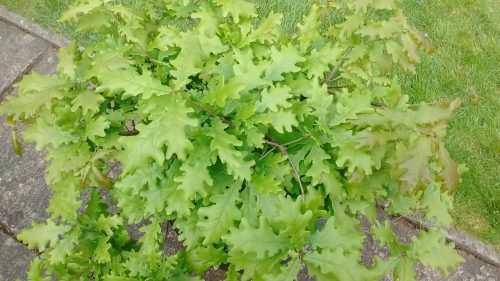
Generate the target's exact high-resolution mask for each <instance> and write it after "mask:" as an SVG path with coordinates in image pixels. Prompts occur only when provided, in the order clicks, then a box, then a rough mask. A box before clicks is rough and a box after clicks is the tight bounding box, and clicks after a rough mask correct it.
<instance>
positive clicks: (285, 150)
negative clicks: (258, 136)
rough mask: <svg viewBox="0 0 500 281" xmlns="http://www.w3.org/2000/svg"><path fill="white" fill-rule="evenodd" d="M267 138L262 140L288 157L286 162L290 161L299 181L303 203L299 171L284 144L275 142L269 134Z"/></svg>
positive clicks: (302, 188) (302, 189)
mask: <svg viewBox="0 0 500 281" xmlns="http://www.w3.org/2000/svg"><path fill="white" fill-rule="evenodd" d="M268 138H269V139H265V140H264V141H265V142H266V143H267V144H270V145H272V146H274V147H276V148H277V149H278V150H279V151H280V152H281V154H283V155H285V156H286V158H287V159H288V163H290V166H291V167H292V170H293V174H294V176H295V179H296V180H297V182H298V183H299V187H300V193H301V194H302V203H304V201H305V192H304V187H303V186H302V180H301V178H300V175H299V171H298V170H297V167H296V166H295V164H294V163H293V161H292V159H291V158H290V155H289V154H288V152H287V149H286V146H284V145H282V144H279V143H278V142H276V140H274V139H273V138H272V137H270V136H268Z"/></svg>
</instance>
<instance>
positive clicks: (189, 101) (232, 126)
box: [182, 95, 236, 128]
mask: <svg viewBox="0 0 500 281" xmlns="http://www.w3.org/2000/svg"><path fill="white" fill-rule="evenodd" d="M182 97H183V98H184V100H186V101H187V102H188V103H190V104H191V105H193V106H195V107H197V108H198V109H201V110H203V111H205V112H206V113H208V114H209V115H210V116H212V117H214V118H218V119H220V120H221V121H222V122H224V123H226V124H227V125H228V126H229V127H230V128H235V127H236V126H234V124H233V122H231V121H229V120H228V119H227V118H226V117H224V116H221V115H218V114H217V113H215V112H213V111H212V110H210V109H208V108H207V107H206V106H204V105H203V104H202V103H200V102H195V101H192V100H191V99H190V98H188V97H185V95H182Z"/></svg>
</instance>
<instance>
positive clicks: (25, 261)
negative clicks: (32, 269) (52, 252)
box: [0, 232, 35, 281]
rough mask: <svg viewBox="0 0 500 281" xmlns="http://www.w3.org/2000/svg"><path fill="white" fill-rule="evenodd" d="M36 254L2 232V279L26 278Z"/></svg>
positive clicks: (0, 250) (0, 240)
mask: <svg viewBox="0 0 500 281" xmlns="http://www.w3.org/2000/svg"><path fill="white" fill-rule="evenodd" d="M34 256H35V253H33V252H32V251H30V250H28V249H26V248H25V247H24V246H23V245H22V244H20V243H19V242H17V241H16V240H14V239H13V238H11V237H9V236H7V235H5V234H3V233H2V232H0V265H1V266H0V280H2V281H13V280H16V279H17V278H19V279H20V280H26V272H27V271H28V269H29V263H30V260H31V259H32V258H33V257H34Z"/></svg>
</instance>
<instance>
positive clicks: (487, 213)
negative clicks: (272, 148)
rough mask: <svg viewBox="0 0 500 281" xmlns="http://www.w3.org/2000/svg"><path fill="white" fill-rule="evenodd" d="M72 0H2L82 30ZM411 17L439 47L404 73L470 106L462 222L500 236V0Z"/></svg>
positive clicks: (416, 84) (268, 4)
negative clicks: (72, 19) (70, 11)
mask: <svg viewBox="0 0 500 281" xmlns="http://www.w3.org/2000/svg"><path fill="white" fill-rule="evenodd" d="M68 2H70V1H69V0H0V5H4V6H5V7H7V8H8V9H9V10H11V11H13V12H17V13H20V14H23V15H24V16H26V17H27V18H29V19H31V20H33V21H35V22H37V23H39V24H41V25H43V26H46V27H48V28H50V29H52V30H54V31H57V32H59V33H62V34H65V35H67V36H70V37H72V36H74V34H75V33H74V32H73V31H72V29H71V28H68V27H66V26H64V25H61V24H60V23H58V22H57V18H58V17H59V15H60V13H61V11H63V10H64V9H65V7H66V6H67V4H68ZM255 2H258V3H260V4H261V10H260V12H261V13H262V14H266V13H267V12H269V11H271V10H274V11H275V12H282V13H284V15H285V21H284V26H285V29H286V30H288V31H291V30H293V28H294V26H296V23H297V22H298V21H300V19H301V16H302V14H303V13H304V12H305V11H307V8H308V4H307V1H304V0H255ZM404 3H405V4H404V8H405V11H406V13H407V15H408V17H409V20H410V22H412V23H413V24H414V25H415V26H417V27H418V28H419V29H420V30H421V31H423V32H426V33H428V35H429V37H430V38H431V39H432V41H433V43H434V46H435V49H436V50H435V52H434V53H433V54H431V55H426V56H424V59H423V61H422V64H421V65H420V66H419V68H418V71H417V75H414V76H405V75H403V77H402V80H403V85H404V90H405V92H406V93H408V94H410V96H411V98H412V100H413V101H414V102H419V101H429V102H432V101H436V100H451V99H453V98H455V97H462V99H463V100H464V104H463V106H462V107H461V108H460V110H459V111H458V112H457V114H456V115H455V117H454V118H453V119H452V120H451V124H450V129H449V134H448V137H447V143H448V146H449V148H450V151H451V153H452V155H453V157H454V158H455V159H457V160H458V161H459V162H462V163H466V164H467V166H468V168H469V172H468V173H467V174H465V175H464V178H463V183H462V184H461V186H460V188H459V190H458V192H457V193H456V196H455V210H454V213H453V216H454V218H455V222H456V226H457V227H459V228H462V229H465V230H467V231H468V232H470V233H472V234H473V235H475V236H477V237H479V238H482V239H484V240H487V241H489V242H490V243H492V244H494V245H497V246H498V245H499V244H500V184H499V181H500V177H499V175H500V122H499V116H500V115H498V113H499V112H500V95H499V86H500V79H499V78H498V77H499V74H500V73H499V65H500V47H498V43H500V42H499V38H500V21H499V20H498V15H500V1H499V0H429V1H421V0H405V2H404Z"/></svg>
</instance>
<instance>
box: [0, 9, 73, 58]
mask: <svg viewBox="0 0 500 281" xmlns="http://www.w3.org/2000/svg"><path fill="white" fill-rule="evenodd" d="M0 19H1V20H3V21H5V22H7V23H9V24H12V25H14V26H16V27H18V28H20V29H22V30H23V31H25V32H26V33H29V34H31V35H33V36H35V37H39V38H41V39H43V40H44V41H47V42H48V43H50V44H51V45H53V46H55V47H58V48H60V47H65V46H66V45H68V44H69V40H68V39H67V38H66V37H64V36H61V35H59V34H56V33H54V32H52V31H50V30H47V29H45V28H43V27H41V26H39V25H38V24H34V23H32V22H31V21H29V20H27V19H25V18H23V17H21V16H20V15H17V14H14V13H12V12H9V11H7V9H5V8H2V7H0Z"/></svg>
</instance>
